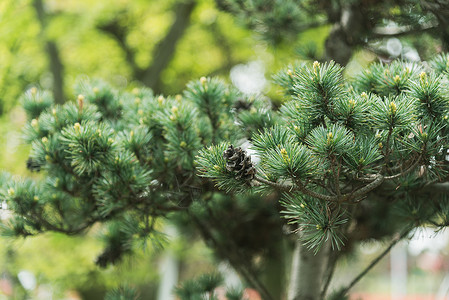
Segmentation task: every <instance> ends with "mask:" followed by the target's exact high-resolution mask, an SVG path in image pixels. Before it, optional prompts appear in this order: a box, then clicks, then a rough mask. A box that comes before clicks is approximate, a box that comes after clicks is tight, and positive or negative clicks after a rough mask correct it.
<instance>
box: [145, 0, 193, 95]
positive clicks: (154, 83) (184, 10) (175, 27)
mask: <svg viewBox="0 0 449 300" xmlns="http://www.w3.org/2000/svg"><path fill="white" fill-rule="evenodd" d="M195 6H196V1H195V0H187V1H180V2H179V3H177V5H176V7H175V13H174V14H175V16H174V19H175V21H174V22H173V24H172V26H171V28H170V30H169V31H168V33H167V35H166V36H165V38H164V39H163V40H162V41H160V42H159V43H158V44H157V45H156V46H155V48H154V50H153V53H152V57H153V60H152V63H151V65H150V66H149V67H148V68H147V69H146V70H144V71H143V72H141V73H140V74H139V76H138V79H139V80H140V81H142V82H143V83H144V84H145V85H147V86H149V87H150V88H152V89H153V90H154V91H155V92H160V76H161V73H162V71H163V70H164V69H165V68H166V67H167V66H168V64H169V63H170V61H171V59H172V57H173V55H174V52H175V48H176V45H177V43H178V41H179V40H180V39H181V37H182V36H183V35H184V32H185V30H186V29H187V27H188V26H189V23H190V16H191V14H192V11H193V9H194V8H195Z"/></svg>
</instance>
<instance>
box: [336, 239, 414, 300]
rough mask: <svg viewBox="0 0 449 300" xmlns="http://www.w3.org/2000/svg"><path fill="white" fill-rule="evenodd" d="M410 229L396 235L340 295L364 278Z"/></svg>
mask: <svg viewBox="0 0 449 300" xmlns="http://www.w3.org/2000/svg"><path fill="white" fill-rule="evenodd" d="M409 232H410V231H409V230H404V231H403V232H402V234H400V235H396V236H395V237H394V238H393V240H392V241H391V242H390V244H389V245H388V247H387V248H386V249H385V250H384V251H382V253H380V254H379V255H378V256H377V257H376V258H375V259H374V260H373V261H372V262H371V263H370V264H369V265H368V266H367V267H366V268H365V269H363V270H362V272H360V273H359V275H357V276H356V277H355V278H354V279H353V280H352V281H351V283H349V285H348V286H346V287H345V288H344V289H343V290H342V291H341V292H340V295H341V296H344V295H346V294H347V293H348V291H349V290H350V289H351V288H352V287H353V286H354V285H355V284H356V283H357V282H359V281H360V279H362V278H363V276H365V275H366V274H367V273H368V272H369V271H370V270H371V269H372V268H373V267H374V266H375V265H376V264H377V263H378V262H379V261H380V260H381V259H382V258H383V257H384V256H385V255H387V254H388V252H390V250H391V249H392V248H393V247H394V246H395V245H396V244H397V243H398V242H399V241H400V240H402V239H403V238H405V237H406V236H407V234H408V233H409Z"/></svg>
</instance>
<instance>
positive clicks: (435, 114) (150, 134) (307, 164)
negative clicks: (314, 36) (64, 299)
mask: <svg viewBox="0 0 449 300" xmlns="http://www.w3.org/2000/svg"><path fill="white" fill-rule="evenodd" d="M342 72H343V68H342V67H340V66H339V65H338V64H336V63H334V62H329V63H324V64H321V63H319V62H314V63H313V64H299V63H298V64H295V65H292V66H289V67H287V68H286V69H285V70H283V71H281V72H280V73H279V74H277V75H276V76H275V81H276V82H277V83H278V84H279V85H280V86H281V87H282V88H283V89H284V91H285V102H284V104H283V105H282V106H281V107H280V108H279V109H274V108H272V107H271V106H270V104H269V102H267V101H266V99H265V98H260V99H249V98H248V97H246V96H244V95H242V94H240V93H239V92H238V91H236V90H235V89H234V88H233V87H231V86H228V85H227V84H225V83H224V82H222V81H221V80H219V79H215V78H201V79H200V80H197V81H192V82H191V83H189V84H188V85H187V87H186V90H185V91H184V93H183V94H182V95H176V96H174V97H164V96H162V95H154V94H153V93H152V92H151V90H149V89H145V88H142V89H134V90H133V91H131V92H127V91H119V90H116V89H114V88H113V87H111V86H110V85H108V84H107V83H105V82H102V81H98V80H91V81H82V82H80V83H79V84H78V85H77V87H76V92H77V94H79V96H78V98H77V100H76V101H71V102H68V103H66V104H64V105H53V104H52V99H51V95H50V94H49V93H47V92H43V91H38V90H36V89H31V90H30V91H28V92H26V93H25V95H24V97H23V99H22V101H23V106H24V108H25V109H26V111H27V116H28V119H29V120H28V121H29V122H28V124H27V125H26V127H25V128H24V137H25V140H26V141H27V142H29V143H30V144H31V145H32V148H31V153H30V158H29V160H28V162H27V165H28V166H29V168H30V170H31V171H37V172H40V174H41V175H40V176H38V179H31V178H24V179H22V178H15V177H11V176H9V175H8V174H3V175H2V180H1V183H2V188H1V198H2V200H3V201H5V203H7V207H8V209H10V210H11V211H12V213H13V217H11V218H10V219H9V220H8V221H7V224H4V226H3V230H4V233H5V234H9V235H11V236H23V237H26V236H31V235H36V234H39V233H42V232H46V231H56V232H62V233H65V234H69V235H72V234H79V233H82V232H84V231H85V230H87V229H88V228H89V227H91V226H92V225H93V224H96V223H102V224H105V225H106V226H107V227H108V228H109V230H108V233H107V234H106V235H105V242H106V246H105V249H104V251H103V253H101V254H100V255H99V257H98V259H97V264H98V265H99V266H106V265H108V264H110V263H116V262H118V261H120V259H121V258H122V256H123V255H125V254H128V253H132V251H133V249H134V247H136V245H138V244H140V243H139V242H141V241H147V240H150V241H151V242H153V243H154V244H155V245H158V244H160V243H162V242H163V239H164V237H163V234H161V233H160V232H159V229H160V226H159V220H160V219H165V218H169V219H171V220H173V221H175V222H178V223H182V224H190V226H192V224H193V226H194V227H195V228H196V230H197V231H198V232H199V233H200V235H201V237H202V238H203V239H204V240H205V241H206V243H207V244H208V245H209V246H210V247H212V248H213V249H214V251H215V252H216V255H217V257H218V258H219V259H224V260H227V261H228V262H229V263H230V264H231V265H232V266H233V267H234V269H235V270H236V271H237V272H238V273H239V274H240V275H241V276H242V278H243V279H244V280H245V282H246V283H247V284H248V285H249V286H252V287H254V288H256V289H257V290H258V291H259V292H260V294H261V295H262V297H263V299H279V298H281V295H282V291H281V292H275V290H276V289H275V288H272V287H269V283H270V278H269V277H268V278H267V277H265V278H264V276H265V275H268V276H269V275H270V274H269V273H270V272H272V271H271V270H270V261H271V262H273V261H274V262H275V263H277V264H280V260H281V257H285V256H286V255H285V254H286V253H288V251H289V249H290V250H292V251H293V258H292V260H291V274H290V275H289V276H288V275H285V270H280V271H279V270H278V272H280V273H274V275H275V276H276V277H279V280H281V281H282V282H283V283H285V282H287V281H289V284H288V289H286V288H285V289H286V290H288V299H322V298H324V297H325V296H326V295H327V292H328V291H327V290H328V287H329V283H330V281H331V280H332V274H333V270H334V268H335V264H336V262H337V261H338V259H339V258H341V257H342V255H343V253H345V251H350V249H351V246H352V245H353V244H354V243H356V242H358V241H362V240H366V239H372V238H375V239H390V240H391V242H390V245H389V246H388V247H387V248H386V250H385V251H384V252H382V254H381V256H380V257H379V258H381V257H382V256H383V255H385V254H386V253H387V252H388V251H389V250H390V249H391V248H392V247H393V246H394V245H395V244H396V243H397V242H398V241H400V240H403V239H406V238H408V237H409V236H410V233H411V232H412V230H413V229H414V228H416V227H421V226H433V227H435V228H436V229H440V228H443V227H446V226H449V221H448V220H449V214H448V212H449V201H448V199H447V197H446V191H447V179H448V177H447V171H448V170H449V165H448V160H447V153H448V151H449V150H448V145H449V144H448V142H449V141H448V119H449V118H448V117H449V99H448V97H449V96H448V95H449V93H448V86H447V80H448V79H449V77H448V76H449V56H448V55H440V56H438V57H437V58H435V59H434V60H433V61H432V62H430V63H429V64H427V65H423V64H410V63H406V62H401V61H395V62H393V63H392V64H390V65H384V64H380V63H377V64H373V65H372V66H371V67H370V68H369V69H367V70H366V71H364V72H363V74H361V75H360V76H358V77H357V78H354V79H346V78H344V77H343V75H342ZM244 145H249V147H246V148H244ZM250 150H251V151H250ZM250 153H251V154H250ZM196 175H200V176H196ZM260 195H263V197H261V196H260ZM261 199H263V201H261ZM261 202H262V203H261ZM379 214H381V215H382V218H379ZM280 216H281V217H282V218H281V217H280ZM286 223H288V226H289V227H288V228H290V230H291V231H292V233H294V234H290V235H285V228H286V225H287V224H286ZM362 228H363V229H364V230H360V229H362ZM361 232H363V233H364V234H361ZM283 240H292V241H294V242H295V244H294V246H293V249H292V248H289V246H288V245H287V246H282V245H284V244H285V243H284V242H283ZM255 257H259V258H260V257H262V258H265V259H264V260H262V263H261V262H260V261H259V262H258V260H256V259H254V258H255ZM374 263H375V262H373V264H370V265H369V266H368V267H367V269H365V270H362V272H361V276H363V275H364V274H365V273H366V272H367V271H369V269H370V268H371V267H372V266H373V265H374ZM264 273H265V274H264ZM262 275H263V276H262ZM271 275H273V274H271ZM361 276H357V277H356V278H355V279H354V280H353V281H352V282H350V283H349V284H348V285H347V286H345V287H342V289H341V290H340V291H339V292H338V293H337V294H335V295H336V296H335V297H337V298H338V297H344V296H345V295H346V294H347V293H348V292H349V290H350V289H351V287H352V286H353V285H354V284H355V283H356V282H357V281H358V280H359V279H360V278H361ZM212 277H213V276H212ZM212 277H207V276H205V277H204V278H206V279H207V278H212ZM213 278H215V277H213ZM206 279H204V280H206ZM204 280H203V281H204ZM217 280H218V279H217ZM217 280H212V281H213V282H214V284H213V288H214V287H216V285H217V284H218V283H217ZM206 281H207V280H206ZM203 283H204V282H203ZM187 285H189V284H187ZM191 286H197V287H198V286H200V287H201V286H206V285H205V284H202V285H201V284H199V283H198V282H192V284H191ZM207 286H208V285H207ZM281 286H282V285H281ZM211 289H212V287H208V288H207V289H203V290H202V292H203V293H206V292H209V293H210V292H211ZM183 291H187V292H189V291H190V289H187V290H185V289H184V290H183V289H182V288H180V289H179V290H178V292H179V293H183ZM202 292H201V291H198V290H195V293H196V294H199V295H201V293H202ZM274 293H276V294H274Z"/></svg>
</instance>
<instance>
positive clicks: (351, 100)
mask: <svg viewBox="0 0 449 300" xmlns="http://www.w3.org/2000/svg"><path fill="white" fill-rule="evenodd" d="M348 102H349V105H350V106H351V107H354V106H355V101H354V99H350V100H349V101H348Z"/></svg>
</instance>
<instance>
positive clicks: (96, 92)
mask: <svg viewBox="0 0 449 300" xmlns="http://www.w3.org/2000/svg"><path fill="white" fill-rule="evenodd" d="M92 91H93V92H94V93H95V94H98V93H99V92H100V89H99V88H97V87H94V88H93V89H92Z"/></svg>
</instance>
